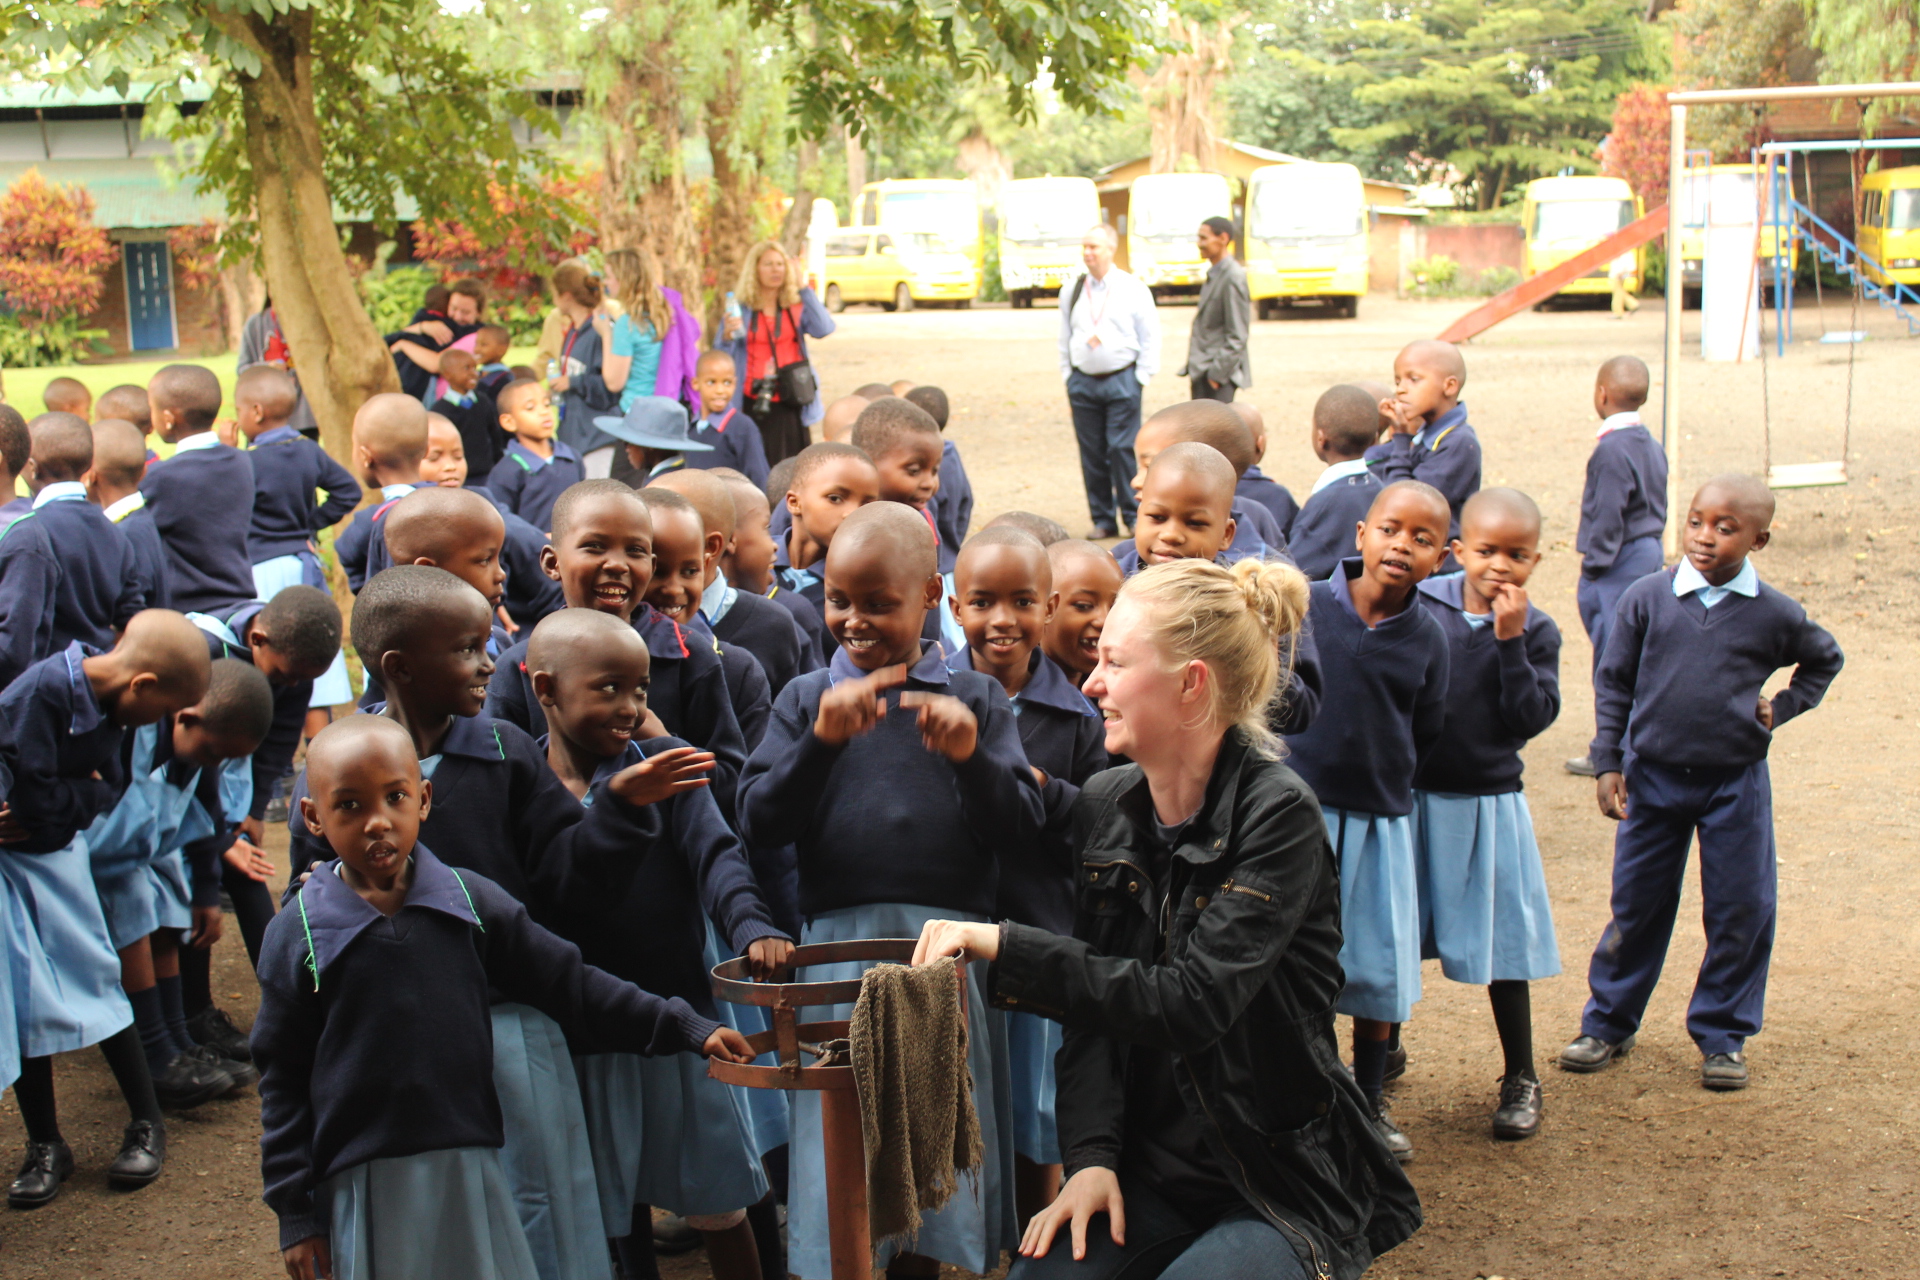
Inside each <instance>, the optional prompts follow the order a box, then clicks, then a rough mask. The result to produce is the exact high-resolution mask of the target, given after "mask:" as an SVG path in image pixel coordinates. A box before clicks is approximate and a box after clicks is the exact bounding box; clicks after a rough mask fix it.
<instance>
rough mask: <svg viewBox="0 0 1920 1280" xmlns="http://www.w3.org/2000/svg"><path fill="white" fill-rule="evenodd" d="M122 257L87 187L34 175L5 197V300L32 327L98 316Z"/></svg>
mask: <svg viewBox="0 0 1920 1280" xmlns="http://www.w3.org/2000/svg"><path fill="white" fill-rule="evenodd" d="M119 257H120V251H119V250H118V249H116V248H114V246H113V242H112V241H110V240H109V239H107V233H106V231H105V230H104V229H103V228H101V227H98V226H96V225H94V221H93V197H92V196H91V195H89V194H87V192H86V190H85V189H84V188H82V187H54V186H51V185H49V184H48V183H47V180H46V179H45V178H42V177H41V176H40V171H39V170H38V169H29V170H27V171H26V172H25V173H23V174H21V175H20V176H19V178H17V179H16V180H15V181H14V184H13V186H12V187H10V188H8V190H7V193H6V195H5V196H0V296H4V297H5V299H6V304H7V306H8V307H9V308H11V309H12V310H13V312H14V313H15V314H16V315H18V316H19V317H20V322H21V324H22V325H23V326H25V327H26V328H28V329H35V328H38V327H40V326H42V325H45V324H48V323H51V322H53V321H56V320H61V319H65V318H67V317H69V316H84V315H88V314H90V313H92V311H93V310H94V309H95V308H96V307H97V306H99V304H100V294H101V292H102V291H103V290H104V289H105V287H106V273H107V268H108V267H111V266H112V265H113V264H114V263H115V262H116V261H117V260H118V259H119Z"/></svg>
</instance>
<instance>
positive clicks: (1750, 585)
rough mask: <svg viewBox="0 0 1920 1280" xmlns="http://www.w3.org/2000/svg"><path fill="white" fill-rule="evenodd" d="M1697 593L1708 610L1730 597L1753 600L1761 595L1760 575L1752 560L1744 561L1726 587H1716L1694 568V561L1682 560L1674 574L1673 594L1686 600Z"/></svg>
mask: <svg viewBox="0 0 1920 1280" xmlns="http://www.w3.org/2000/svg"><path fill="white" fill-rule="evenodd" d="M1695 591H1698V592H1699V593H1700V604H1701V606H1702V607H1703V608H1707V609H1711V608H1713V606H1715V605H1717V604H1719V603H1720V602H1721V601H1722V600H1725V599H1726V598H1727V597H1728V596H1730V595H1739V596H1745V597H1746V598H1747V599H1749V600H1751V599H1753V598H1754V597H1755V596H1757V595H1759V594H1760V574H1759V572H1758V571H1757V570H1756V569H1755V568H1754V567H1753V561H1752V560H1751V559H1748V560H1743V561H1741V562H1740V572H1738V573H1736V574H1734V575H1733V577H1732V578H1731V579H1730V580H1729V581H1728V582H1727V584H1726V585H1725V586H1723V587H1716V586H1714V585H1713V584H1712V583H1711V582H1708V581H1707V576H1706V575H1705V574H1703V573H1701V572H1700V571H1699V570H1698V569H1696V568H1694V567H1693V561H1691V560H1682V561H1681V562H1680V566H1679V568H1677V569H1675V570H1674V573H1673V594H1674V595H1675V597H1677V598H1678V599H1681V600H1684V599H1686V598H1687V596H1688V595H1689V594H1690V593H1692V592H1695Z"/></svg>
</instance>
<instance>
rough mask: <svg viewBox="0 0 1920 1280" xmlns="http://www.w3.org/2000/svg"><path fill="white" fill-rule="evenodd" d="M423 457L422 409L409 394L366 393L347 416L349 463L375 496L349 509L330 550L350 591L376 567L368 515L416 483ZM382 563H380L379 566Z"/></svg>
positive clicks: (373, 515) (424, 428)
mask: <svg viewBox="0 0 1920 1280" xmlns="http://www.w3.org/2000/svg"><path fill="white" fill-rule="evenodd" d="M426 456H427V411H426V410H425V409H424V408H422V407H421V405H420V402H419V401H418V400H415V399H414V398H413V397H412V396H407V395H401V394H400V393H398V392H394V391H385V392H382V393H380V394H379V395H377V396H369V397H367V400H366V402H365V403H364V404H362V405H361V406H360V407H359V408H358V409H357V410H355V411H354V415H353V465H354V467H355V468H356V469H357V470H358V471H359V472H360V478H361V479H362V480H364V481H365V482H366V484H367V487H368V488H371V489H378V490H379V491H380V501H379V502H378V503H375V504H373V505H371V506H366V507H362V508H360V510H358V511H356V512H354V513H353V519H352V520H350V521H348V522H347V527H346V528H344V529H342V530H341V531H340V533H339V535H338V536H337V537H335V538H334V542H333V553H334V555H335V556H337V557H338V558H339V560H340V567H341V568H342V569H344V570H345V571H346V574H347V585H348V586H349V587H351V588H352V589H353V590H354V591H355V592H356V593H357V592H358V591H359V590H360V588H361V587H362V586H364V585H366V581H367V579H368V578H371V577H372V576H373V575H374V574H375V573H377V572H378V571H379V570H378V569H376V568H374V567H373V564H372V561H371V557H372V556H373V555H374V554H375V551H374V548H375V546H376V545H377V544H378V543H379V541H380V540H379V539H378V538H376V537H375V536H374V520H375V518H376V517H377V516H379V515H380V514H382V513H383V511H384V510H385V508H386V506H387V504H388V503H391V502H393V501H395V500H397V499H399V498H404V497H406V496H407V495H408V494H409V493H412V492H413V491H414V490H415V489H417V488H419V487H420V486H421V483H422V482H421V479H420V463H421V461H422V460H423V459H424V458H425V457H426ZM382 567H384V566H382Z"/></svg>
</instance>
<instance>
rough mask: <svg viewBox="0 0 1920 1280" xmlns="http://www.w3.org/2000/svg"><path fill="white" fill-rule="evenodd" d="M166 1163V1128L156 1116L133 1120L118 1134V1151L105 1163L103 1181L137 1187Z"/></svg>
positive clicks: (141, 1185) (118, 1185) (158, 1173)
mask: <svg viewBox="0 0 1920 1280" xmlns="http://www.w3.org/2000/svg"><path fill="white" fill-rule="evenodd" d="M166 1163H167V1128H166V1126H165V1125H163V1124H161V1123H159V1122H158V1121H156V1120H135V1121H134V1122H133V1123H132V1124H130V1125H128V1126H127V1128H126V1132H125V1133H123V1134H122V1135H121V1136H120V1154H119V1155H117V1156H115V1157H114V1158H113V1163H112V1164H110V1165H108V1166H107V1185H108V1186H110V1187H118V1188H119V1189H120V1190H122V1191H138V1190H139V1189H140V1188H141V1187H144V1186H146V1185H147V1184H148V1183H150V1182H152V1181H153V1180H154V1179H155V1178H158V1177H159V1176H160V1170H161V1169H162V1168H164V1167H165V1166H166Z"/></svg>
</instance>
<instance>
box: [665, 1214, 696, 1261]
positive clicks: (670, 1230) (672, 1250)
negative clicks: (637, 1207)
mask: <svg viewBox="0 0 1920 1280" xmlns="http://www.w3.org/2000/svg"><path fill="white" fill-rule="evenodd" d="M705 1243H706V1237H705V1236H703V1235H701V1234H700V1233H699V1232H698V1231H695V1230H694V1229H693V1228H692V1227H690V1226H688V1225H687V1220H686V1219H685V1218H682V1217H678V1216H676V1215H669V1216H668V1217H665V1218H655V1219H654V1220H653V1251H654V1252H655V1253H657V1254H660V1255H661V1256H662V1257H667V1258H675V1257H678V1256H680V1255H681V1254H683V1253H692V1252H693V1251H694V1250H695V1249H698V1248H699V1247H700V1246H701V1245H703V1244H705Z"/></svg>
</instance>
